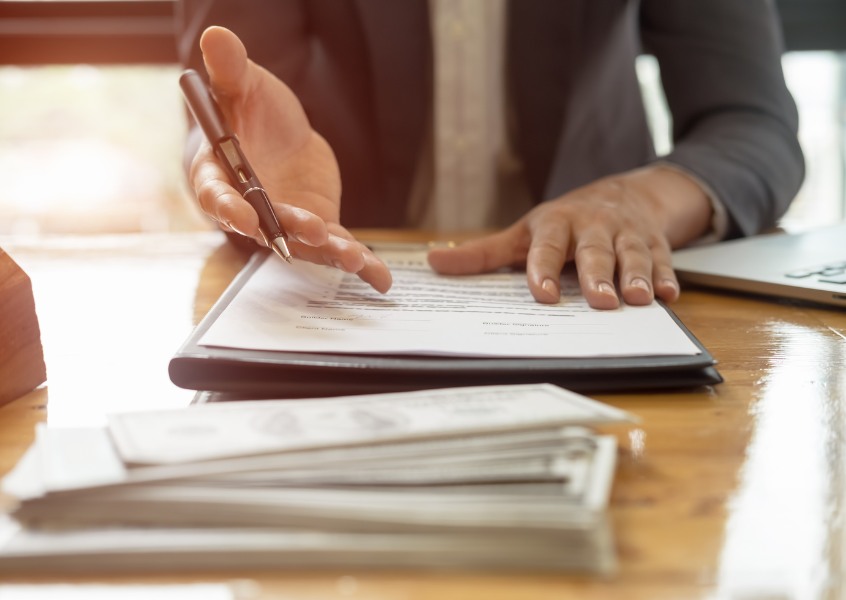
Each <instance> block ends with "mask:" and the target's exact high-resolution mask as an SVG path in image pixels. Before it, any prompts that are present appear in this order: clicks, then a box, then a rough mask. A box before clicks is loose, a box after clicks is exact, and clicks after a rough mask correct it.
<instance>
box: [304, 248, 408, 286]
mask: <svg viewBox="0 0 846 600" xmlns="http://www.w3.org/2000/svg"><path fill="white" fill-rule="evenodd" d="M295 250H296V252H297V257H298V258H300V259H303V260H307V261H309V262H313V263H315V264H320V265H327V266H331V267H335V268H337V269H340V270H341V271H344V272H345V273H355V274H356V275H358V277H359V278H360V279H361V280H362V281H364V282H365V283H367V284H368V285H370V286H371V287H373V288H374V289H375V290H376V291H378V292H380V293H383V294H384V293H385V292H387V291H388V290H389V289H390V288H391V284H392V283H393V279H392V277H391V272H390V270H389V269H388V267H387V265H385V263H383V262H382V261H381V260H380V259H379V258H378V257H376V255H374V254H373V253H372V252H371V251H370V250H369V249H368V248H367V247H365V246H364V245H363V244H361V243H359V242H357V241H355V240H348V239H344V238H343V237H340V236H337V235H334V234H330V236H329V239H328V241H327V243H326V244H324V245H323V246H321V247H319V248H314V247H311V246H302V245H299V244H298V243H296V242H294V243H292V244H291V251H292V252H294V251H295Z"/></svg>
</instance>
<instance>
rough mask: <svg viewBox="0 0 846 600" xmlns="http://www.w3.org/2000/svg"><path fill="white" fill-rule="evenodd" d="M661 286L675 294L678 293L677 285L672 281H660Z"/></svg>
mask: <svg viewBox="0 0 846 600" xmlns="http://www.w3.org/2000/svg"><path fill="white" fill-rule="evenodd" d="M661 284H662V285H663V286H664V287H668V288H672V289H673V290H674V291H675V292H678V291H679V284H678V283H677V282H675V281H673V280H672V279H664V280H663V281H661Z"/></svg>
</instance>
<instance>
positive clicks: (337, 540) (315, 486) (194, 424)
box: [0, 384, 632, 572]
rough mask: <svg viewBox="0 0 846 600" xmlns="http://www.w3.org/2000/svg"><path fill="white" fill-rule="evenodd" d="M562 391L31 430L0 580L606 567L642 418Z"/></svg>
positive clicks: (246, 406) (13, 480)
mask: <svg viewBox="0 0 846 600" xmlns="http://www.w3.org/2000/svg"><path fill="white" fill-rule="evenodd" d="M631 420H632V417H631V416H630V415H629V414H627V413H625V412H623V411H620V410H617V409H614V408H612V407H610V406H607V405H604V404H600V403H598V402H595V401H592V400H590V399H588V398H585V397H584V396H580V395H577V394H574V393H572V392H568V391H566V390H563V389H561V388H558V387H555V386H551V385H545V384H541V385H519V386H490V387H475V388H458V389H441V390H429V391H422V392H410V393H398V394H381V395H372V396H352V397H344V398H331V399H320V400H315V399H310V400H284V401H274V400H262V401H254V402H250V401H243V402H232V403H225V404H208V405H197V406H192V407H189V408H187V409H182V410H173V411H157V412H139V413H125V414H118V415H113V416H111V417H110V419H109V425H108V427H106V428H102V429H55V428H54V429H51V428H47V427H43V428H41V429H39V430H38V432H37V436H36V443H35V444H34V445H33V447H32V448H30V450H29V451H28V452H27V454H26V455H25V456H24V458H23V459H22V460H21V462H20V463H19V464H18V465H17V467H16V468H15V469H14V470H13V471H12V472H11V473H10V474H9V475H8V476H7V477H6V478H5V479H4V481H3V491H4V492H5V493H6V494H8V495H10V496H12V497H14V498H15V499H16V505H15V508H14V509H13V511H12V517H13V519H14V522H15V527H14V529H15V531H14V532H13V533H12V534H11V535H10V536H9V539H8V540H7V541H6V542H5V543H3V542H0V570H6V571H8V570H10V569H11V570H25V569H38V568H44V566H45V565H49V566H50V568H51V569H61V568H65V569H91V568H96V569H103V568H108V569H161V568H179V569H184V568H215V569H220V568H224V567H246V566H249V567H265V566H266V567H285V566H290V567H311V566H338V567H351V566H372V567H397V566H410V567H411V566H413V567H427V568H432V567H453V568H455V567H461V568H468V567H469V568H492V567H497V568H499V567H509V568H529V569H554V570H574V569H575V570H584V571H593V572H607V571H609V570H611V569H612V568H613V565H614V552H613V544H612V540H611V536H610V530H609V528H608V524H607V519H606V508H607V503H608V497H609V491H610V488H611V484H612V481H613V475H614V465H615V455H616V442H615V438H614V437H613V436H610V435H599V434H597V433H595V432H594V431H593V430H592V429H590V428H589V427H588V426H589V425H592V424H598V423H609V422H621V421H631Z"/></svg>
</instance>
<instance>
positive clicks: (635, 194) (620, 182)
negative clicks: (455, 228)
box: [430, 0, 803, 308]
mask: <svg viewBox="0 0 846 600" xmlns="http://www.w3.org/2000/svg"><path fill="white" fill-rule="evenodd" d="M641 9H642V27H643V30H644V42H645V43H646V45H647V48H648V49H650V50H651V51H653V52H655V53H656V55H657V56H658V57H659V61H660V62H661V66H662V77H663V80H664V83H665V86H666V89H667V95H668V99H669V102H670V107H671V110H672V113H673V119H674V123H675V125H676V127H675V138H676V148H675V150H674V151H673V153H672V154H671V155H670V156H668V157H665V158H664V159H662V160H664V161H666V162H667V163H669V164H670V165H671V166H670V167H668V166H662V165H661V163H660V162H656V163H655V164H653V165H649V166H647V167H644V168H641V169H637V170H634V171H629V172H625V173H621V174H618V175H614V176H611V177H607V178H604V179H602V180H600V181H597V182H595V183H592V184H589V185H586V186H584V187H582V188H579V189H576V190H574V191H572V192H568V193H566V194H564V195H563V196H560V197H558V198H555V199H552V200H550V201H547V202H544V203H542V204H540V205H539V206H537V207H536V208H534V209H533V210H532V211H530V212H529V213H528V214H527V215H526V216H525V217H523V218H522V219H520V220H519V221H518V222H517V223H515V224H514V225H512V226H511V227H509V228H508V229H506V230H504V231H502V232H499V233H497V234H495V235H493V236H489V237H486V238H482V239H480V240H475V241H473V242H470V243H468V244H466V245H463V246H459V247H457V248H454V249H438V250H436V251H433V252H432V254H431V255H430V262H431V263H432V265H433V267H434V268H435V269H437V270H438V271H441V272H444V273H452V274H462V273H474V272H480V271H488V270H494V269H497V268H500V267H503V266H510V265H520V264H525V265H526V270H527V276H528V284H529V288H530V290H531V291H532V294H533V295H534V297H535V298H536V299H537V300H538V301H540V302H556V301H557V300H558V297H559V288H558V279H559V274H560V271H561V268H562V267H563V265H564V264H565V263H566V262H568V261H570V260H573V261H575V263H576V266H577V268H578V273H579V280H580V284H581V287H582V291H583V292H584V294H585V297H586V298H587V300H588V302H589V303H590V304H591V306H594V307H597V308H615V307H617V306H619V299H618V295H617V288H616V287H615V282H617V286H618V288H619V292H620V294H621V295H622V299H623V300H624V301H625V302H627V303H629V304H645V303H648V302H651V301H652V299H653V297H654V296H657V297H659V298H661V299H663V300H667V301H672V300H675V299H676V298H677V297H678V293H679V287H678V282H677V280H676V278H675V274H674V273H673V270H672V261H671V256H670V252H671V249H672V248H676V247H680V246H683V245H686V244H688V243H690V242H692V241H694V240H696V239H698V238H700V237H702V236H703V235H704V234H705V233H706V232H707V231H708V229H709V226H710V223H711V219H712V207H711V204H710V200H709V197H708V194H707V193H706V190H705V189H703V186H702V185H700V183H699V182H703V183H704V184H705V186H707V187H708V188H709V189H710V190H713V192H714V193H715V195H716V196H717V198H716V199H717V200H718V201H721V202H722V203H723V204H724V205H725V207H726V209H727V211H728V213H729V220H730V225H729V233H730V234H733V235H738V234H747V233H753V232H755V231H757V230H759V229H761V228H763V227H766V226H768V225H772V224H774V223H775V220H776V219H777V218H778V216H780V215H781V214H782V213H783V212H784V210H785V209H786V207H787V205H788V204H789V201H790V199H791V198H792V197H793V195H794V194H795V192H796V190H797V189H798V186H799V184H800V183H801V179H802V172H803V168H802V157H801V152H800V151H799V146H798V141H797V139H796V111H795V107H794V105H793V102H792V99H791V98H790V95H789V94H788V92H787V90H786V88H785V87H784V81H783V77H782V74H781V63H780V45H779V43H778V36H777V35H776V31H777V29H776V20H775V16H774V11H773V7H772V5H771V2H769V1H768V0H744V1H743V2H736V1H735V0H708V2H702V1H701V0H678V1H674V2H669V3H668V2H665V1H662V0H644V1H643V4H642V7H641ZM685 173H687V174H690V175H691V176H692V177H689V176H687V175H686V174H685Z"/></svg>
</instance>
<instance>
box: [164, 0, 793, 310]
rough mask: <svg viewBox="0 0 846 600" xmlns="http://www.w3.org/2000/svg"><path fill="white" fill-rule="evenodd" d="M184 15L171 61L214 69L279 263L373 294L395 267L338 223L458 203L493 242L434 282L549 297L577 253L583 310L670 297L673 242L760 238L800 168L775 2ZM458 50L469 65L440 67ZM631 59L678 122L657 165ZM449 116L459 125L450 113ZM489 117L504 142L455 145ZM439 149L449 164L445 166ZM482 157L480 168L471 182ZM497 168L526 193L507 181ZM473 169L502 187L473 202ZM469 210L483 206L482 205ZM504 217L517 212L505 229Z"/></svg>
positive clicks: (433, 259) (201, 174) (445, 216)
mask: <svg viewBox="0 0 846 600" xmlns="http://www.w3.org/2000/svg"><path fill="white" fill-rule="evenodd" d="M467 3H469V5H468V6H470V8H468V10H471V9H473V6H472V5H475V7H476V9H478V10H482V11H494V12H495V11H497V10H499V11H500V12H499V13H498V16H497V15H495V16H493V17H491V16H490V15H489V14H487V15H484V14H483V15H482V17H481V20H482V21H483V24H485V25H486V26H487V27H488V28H489V29H490V30H492V31H493V33H492V34H490V35H489V33H490V32H488V33H485V30H484V28H482V29H481V35H479V31H480V30H479V29H478V28H476V29H473V26H472V23H470V24H469V25H468V24H467V23H465V22H463V21H461V20H460V19H457V18H455V14H452V16H450V14H449V13H450V11H452V12H453V13H455V10H456V7H460V6H462V5H467ZM178 6H179V8H178V14H179V22H180V25H179V50H180V55H181V57H182V61H183V63H184V64H185V66H190V67H194V68H196V69H197V70H199V71H200V72H206V73H208V76H209V79H210V84H211V86H212V89H213V91H214V93H215V95H216V97H217V98H218V100H219V102H220V104H221V107H222V110H223V111H224V112H225V113H226V115H227V117H228V118H229V119H230V121H231V123H232V124H233V128H234V129H235V131H236V134H237V135H238V136H239V139H240V141H241V144H242V147H243V148H244V150H245V153H246V154H247V156H248V157H250V160H251V162H252V163H253V167H254V168H255V170H256V171H257V173H258V175H259V178H260V179H261V180H262V181H263V183H264V185H265V188H266V189H267V190H268V192H269V193H270V195H271V198H272V200H273V202H274V209H275V211H276V212H277V215H278V217H279V220H280V222H281V223H282V225H283V227H284V228H285V229H286V230H287V231H288V233H289V235H290V248H291V252H292V253H293V254H294V256H295V257H296V258H298V259H301V260H307V261H312V262H316V263H320V264H327V265H333V266H335V267H337V268H339V269H342V270H344V271H346V272H349V273H357V274H358V276H359V277H360V278H361V279H362V280H364V281H366V282H368V283H369V284H370V285H371V286H372V287H373V288H375V289H376V290H379V291H381V292H385V291H387V290H388V289H389V288H390V285H391V275H390V271H389V270H388V268H387V267H386V266H385V265H384V264H383V263H382V262H381V261H380V260H379V259H378V258H377V257H376V256H374V255H373V253H372V252H370V251H369V250H368V249H367V248H366V247H365V246H364V245H363V244H361V243H360V242H359V241H357V240H356V239H355V238H354V237H353V236H352V235H351V234H350V231H349V229H347V228H348V227H408V226H421V224H425V225H426V226H427V227H431V226H432V224H433V223H434V227H435V228H438V227H443V226H445V223H444V221H445V220H446V221H449V219H450V215H451V214H453V213H455V212H456V211H461V210H466V211H470V213H471V217H470V218H469V220H468V219H465V220H464V221H463V222H462V223H461V226H462V227H468V226H469V227H478V228H482V227H490V226H494V227H497V228H498V230H497V231H496V232H495V233H492V234H489V235H485V236H482V237H480V238H478V239H474V240H471V241H469V242H466V243H464V244H460V245H458V246H455V247H442V248H434V249H432V250H431V251H430V254H429V262H430V264H431V266H432V267H433V268H434V269H435V270H436V271H439V272H441V273H446V274H455V275H460V274H472V273H480V272H489V271H494V270H497V269H500V268H504V267H515V266H520V267H523V266H524V267H525V269H526V276H527V282H528V287H529V289H530V291H531V293H532V295H533V296H534V298H535V299H536V300H537V301H539V302H546V303H552V302H557V301H558V300H559V294H560V289H559V276H560V272H561V270H562V268H563V267H564V265H565V264H567V263H569V262H574V263H575V265H576V270H577V273H578V279H579V284H580V286H581V289H582V292H583V294H584V296H585V297H586V299H587V301H588V302H589V304H590V305H591V306H593V307H595V308H602V309H613V308H615V307H618V306H619V305H620V302H621V300H622V302H625V303H628V304H633V305H640V304H646V303H649V302H651V301H652V300H653V298H655V297H658V298H660V299H662V300H665V301H674V300H675V299H676V298H677V297H678V295H679V284H678V281H677V279H676V277H675V274H674V272H673V269H672V257H671V251H672V249H674V248H678V247H682V246H685V245H688V244H691V243H703V242H706V241H709V240H717V239H723V238H731V237H739V236H744V235H750V234H754V233H756V232H759V231H761V230H763V229H766V228H768V227H772V226H773V225H775V224H776V222H777V220H778V218H779V217H780V216H781V215H782V214H783V213H784V212H785V211H786V209H787V207H788V205H789V203H790V201H791V199H792V198H793V197H794V195H795V194H796V192H797V191H798V189H799V186H800V184H801V182H802V179H803V176H804V163H803V156H802V152H801V149H800V147H799V143H798V140H797V129H798V117H797V112H796V107H795V104H794V102H793V100H792V98H791V96H790V94H789V92H788V90H787V88H786V85H785V82H784V77H783V73H782V69H781V62H780V58H781V54H782V51H783V46H782V40H781V36H780V29H779V21H778V15H777V14H776V9H775V7H774V3H773V2H772V0H744V1H743V2H737V0H708V1H707V2H703V1H702V0H675V1H674V2H664V1H662V0H640V1H635V0H628V1H627V0H567V1H563V0H520V1H513V0H512V1H510V2H509V1H508V0H285V1H283V0H251V2H249V3H243V2H238V1H236V0H182V1H181V2H180V3H179V5H178ZM497 6H498V7H499V8H496V7H497ZM438 11H440V12H438ZM444 14H446V16H447V18H444ZM497 18H498V19H499V20H498V21H497V20H496V19H497ZM497 23H498V25H497ZM477 24H478V23H477ZM492 24H493V25H492ZM472 31H476V33H477V38H478V37H481V38H482V40H483V43H482V44H481V45H477V46H475V50H472V49H471V50H472V51H471V50H468V49H467V48H469V47H465V46H462V41H461V40H460V39H459V38H461V37H462V35H463V33H466V32H472ZM456 40H458V41H456ZM450 44H452V48H453V50H452V51H453V52H456V48H457V49H458V50H457V51H458V53H459V54H461V52H462V48H465V51H464V55H466V56H464V55H462V56H456V55H450V54H449V52H450V50H449V47H450ZM485 44H487V45H485ZM445 48H446V50H445ZM498 48H501V52H500V51H499V50H498ZM248 52H249V57H248ZM498 52H500V53H499V54H498ZM641 52H648V53H651V54H653V55H654V56H655V57H656V58H657V61H658V64H659V66H660V71H661V80H662V85H663V87H664V90H665V93H666V98H667V103H668V106H669V109H670V113H671V115H672V121H673V148H672V150H671V151H670V152H669V153H668V154H667V155H665V156H661V157H658V156H656V154H655V150H654V146H653V144H652V140H651V135H650V131H649V127H648V122H647V119H646V115H645V111H644V107H643V103H642V98H641V94H640V91H639V88H638V79H637V76H636V71H635V59H636V57H637V56H638V54H639V53H641ZM474 56H475V60H476V61H477V62H476V63H475V64H476V65H477V66H478V65H479V64H482V65H483V67H484V68H483V69H478V68H474V67H473V64H474V63H473V60H472V59H473V57H474ZM468 57H469V58H470V59H471V60H470V61H469V63H468V62H467V60H466V59H468ZM479 60H481V61H482V62H481V63H479V62H478V61H479ZM485 61H487V62H485ZM497 61H499V64H497ZM459 63H460V64H459ZM462 64H463V65H465V70H464V71H463V72H462V71H461V70H460V67H461V65H462ZM467 64H469V65H470V67H469V68H467ZM456 65H458V67H456ZM456 68H458V69H459V70H458V73H456V72H455V71H456ZM450 71H452V73H451V75H450ZM444 73H446V75H444ZM480 73H482V74H485V75H484V77H483V76H482V75H479V76H478V77H477V74H480ZM450 76H451V77H452V79H450ZM485 77H487V79H485ZM479 78H481V80H480V81H478V82H476V84H478V85H476V87H475V88H474V87H473V85H474V81H475V80H476V79H479ZM441 85H444V86H449V85H452V88H449V87H447V88H444V89H448V90H450V91H448V92H443V91H442V89H441V87H439V86H441ZM456 93H466V94H469V97H470V98H471V99H472V101H471V102H470V106H469V109H468V107H467V105H464V106H463V108H462V106H461V105H460V104H459V106H458V108H456V107H455V106H452V107H450V102H451V101H452V100H451V98H452V97H453V96H454V95H455V94H456ZM497 95H499V100H498V101H499V103H498V104H496V103H493V108H490V106H487V105H488V104H492V102H491V101H490V99H491V98H494V97H497ZM444 107H446V108H445V109H444ZM486 107H487V116H485V117H484V119H482V120H480V119H477V118H476V117H475V112H476V111H477V110H479V111H483V112H484V110H483V109H486ZM442 109H444V111H445V112H444V113H443V114H450V112H449V111H450V110H452V113H451V114H452V115H453V116H452V117H449V118H452V119H453V121H449V118H448V119H446V122H444V119H443V118H442V113H441V112H440V111H441V110H442ZM498 111H499V113H500V114H497V112H498ZM491 114H493V116H494V118H496V119H498V120H499V122H500V123H506V124H507V126H505V127H504V129H503V132H502V135H500V136H499V137H498V138H496V139H495V140H494V144H493V145H494V146H496V148H495V149H494V150H491V148H490V146H491V144H490V143H489V142H490V140H487V141H485V140H484V139H483V140H482V145H481V146H480V145H478V144H477V145H476V146H473V145H472V143H470V148H471V151H469V152H464V154H461V152H460V150H461V146H462V144H464V142H465V141H466V140H464V139H458V140H457V141H456V139H455V138H456V136H455V135H454V132H453V131H452V130H451V129H450V127H451V125H453V124H454V123H455V122H456V121H455V115H458V116H459V117H460V118H462V117H463V118H464V120H465V121H468V122H471V123H470V124H471V125H472V124H473V122H474V119H475V127H476V130H475V134H474V135H475V137H476V138H479V137H480V136H481V137H484V136H485V135H488V134H489V132H490V131H494V130H495V129H496V127H494V126H491V123H494V122H495V121H493V120H490V116H491ZM460 118H459V119H458V120H459V121H460ZM480 122H481V126H480V125H479V123H480ZM471 129H472V128H471ZM197 135H198V134H197V132H196V131H194V132H193V133H192V139H194V140H195V142H194V144H195V145H194V146H191V145H190V144H189V147H191V148H192V150H190V154H191V155H192V156H193V158H192V161H191V163H192V164H191V174H190V180H191V185H192V187H193V189H194V191H195V192H196V195H197V198H198V201H199V203H200V205H201V207H202V209H203V210H204V211H205V212H206V213H207V214H208V215H210V216H211V217H212V218H213V219H216V220H217V221H218V222H219V223H220V224H221V226H222V227H223V228H224V229H227V230H231V231H236V232H240V233H242V234H244V235H246V236H250V237H253V238H257V236H258V234H257V226H258V221H257V217H256V215H255V213H254V212H253V211H252V209H251V208H250V207H249V205H247V204H246V202H245V201H243V200H242V199H241V198H240V196H238V194H237V193H236V192H235V190H234V189H233V188H232V187H231V186H230V185H229V184H228V182H227V181H226V177H225V175H224V173H223V171H222V170H221V168H220V166H219V165H218V164H217V162H216V161H215V159H214V156H213V154H212V153H211V152H210V149H209V146H208V144H206V143H200V142H196V139H197V138H196V136H197ZM467 139H469V140H470V141H471V142H472V141H473V139H474V138H473V136H469V137H468V138H467ZM445 140H446V142H447V143H445ZM477 141H478V140H477ZM450 143H451V144H452V145H450ZM486 144H487V145H486ZM194 148H196V153H194V150H193V149H194ZM445 148H446V151H445V150H444V149H445ZM450 148H452V150H453V151H455V152H454V156H452V157H451V158H449V160H446V161H444V160H441V159H440V158H439V157H440V156H441V154H440V153H441V152H444V153H445V154H449V152H450ZM456 157H457V158H456ZM479 157H482V160H481V166H480V165H475V166H473V167H472V168H471V169H470V170H466V173H465V175H467V173H469V174H470V178H469V179H468V178H467V177H465V179H464V180H463V183H462V180H460V178H459V180H458V183H457V184H456V183H455V181H453V184H452V187H450V184H448V183H446V184H443V185H442V182H443V181H447V182H448V180H449V177H453V179H455V175H456V173H458V174H459V175H460V174H461V173H460V172H459V171H460V170H461V168H462V167H461V161H462V160H465V159H466V160H468V161H470V162H473V161H474V160H476V159H478V158H479ZM450 161H452V162H450ZM456 161H458V162H457V163H456ZM477 162H479V161H477ZM485 162H486V163H487V167H486V166H485ZM491 164H493V170H494V175H493V176H490V173H487V174H485V175H484V177H482V176H481V175H480V176H479V177H476V176H475V175H478V174H484V173H486V172H485V169H486V168H488V167H490V165H491ZM515 165H516V167H515ZM473 169H475V170H473ZM503 171H507V172H508V173H506V175H509V174H510V176H511V179H510V181H512V182H513V181H517V182H518V184H517V185H513V186H507V185H504V184H503V183H502V182H503V181H507V180H509V179H508V178H507V176H503V175H502V172H503ZM515 174H516V176H515ZM483 179H484V180H485V181H494V185H493V186H490V185H489V186H487V187H484V186H481V187H480V186H476V189H475V190H474V189H473V187H474V185H476V183H474V182H479V181H481V180H483ZM433 180H434V183H433ZM421 181H422V182H423V183H422V184H421ZM421 190H423V192H422V193H421ZM433 190H434V192H433ZM438 190H440V191H441V194H440V197H438V193H437V192H438ZM480 190H481V191H480ZM514 190H516V191H514ZM464 191H466V192H467V193H466V194H465V193H464ZM471 192H472V193H471ZM512 192H513V193H512ZM473 194H475V196H474V195H473ZM494 196H495V198H494ZM421 197H422V198H423V200H422V206H423V209H420V206H421V203H420V198H421ZM479 202H482V203H483V204H484V203H485V202H488V207H487V208H483V209H481V210H480V211H477V212H476V213H473V210H475V209H473V206H474V205H475V204H474V203H479ZM521 203H522V204H521ZM491 204H496V205H497V206H494V207H493V208H491V207H490V205H491ZM433 206H434V208H433ZM523 206H525V209H523V208H522V207H523ZM509 207H511V209H512V210H511V213H510V214H511V215H512V216H513V217H514V218H513V221H509V222H507V223H502V222H499V221H497V218H499V219H502V218H503V217H502V215H509V211H508V208H509ZM514 207H519V208H518V209H516V210H520V211H522V213H520V214H517V215H516V216H514V210H515V209H514ZM450 211H452V212H450ZM433 214H434V215H435V217H434V220H433V217H432V215H433ZM421 215H422V216H421ZM473 215H476V217H474V216H473ZM478 215H481V216H478ZM439 216H440V219H441V220H440V222H438V217H439ZM477 217H478V218H477ZM474 218H475V221H474ZM446 225H448V223H447V224H446Z"/></svg>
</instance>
